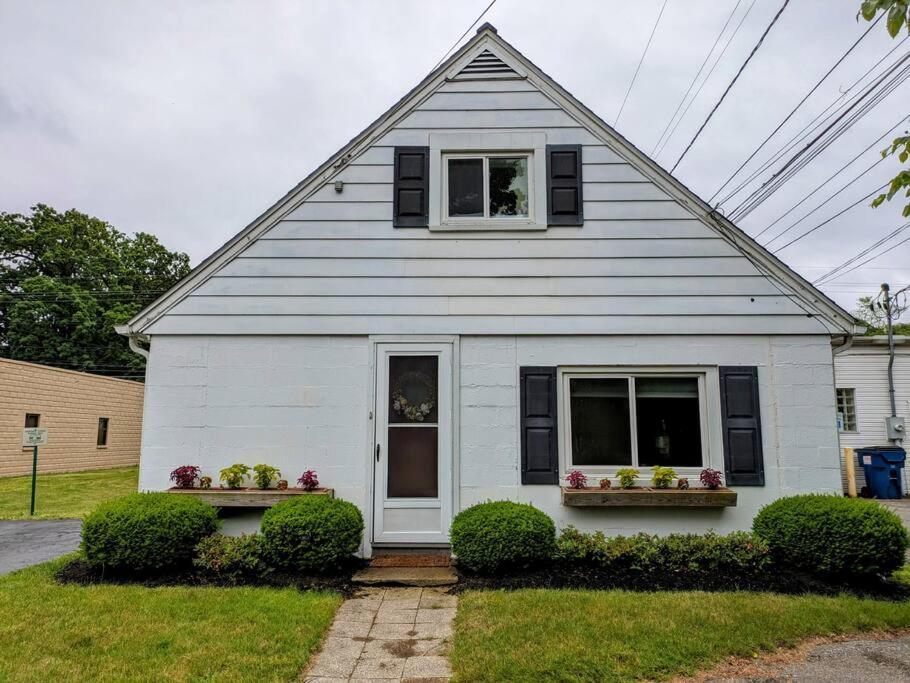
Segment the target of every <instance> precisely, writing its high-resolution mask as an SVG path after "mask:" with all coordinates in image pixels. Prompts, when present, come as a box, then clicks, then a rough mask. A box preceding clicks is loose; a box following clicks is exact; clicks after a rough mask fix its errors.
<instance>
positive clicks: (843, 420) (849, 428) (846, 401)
mask: <svg viewBox="0 0 910 683" xmlns="http://www.w3.org/2000/svg"><path fill="white" fill-rule="evenodd" d="M836 392H837V426H838V429H839V430H840V431H842V432H855V431H856V389H853V388H844V389H837V390H836Z"/></svg>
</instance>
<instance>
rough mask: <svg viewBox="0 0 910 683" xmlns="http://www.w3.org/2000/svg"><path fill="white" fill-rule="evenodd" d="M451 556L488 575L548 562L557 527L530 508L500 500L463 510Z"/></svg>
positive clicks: (454, 525)
mask: <svg viewBox="0 0 910 683" xmlns="http://www.w3.org/2000/svg"><path fill="white" fill-rule="evenodd" d="M451 537H452V553H453V554H454V555H455V557H457V558H458V564H459V566H461V567H464V568H466V569H468V570H470V571H473V572H478V573H481V574H488V573H492V572H496V571H500V570H508V569H516V568H521V567H529V566H532V565H535V564H538V563H541V562H543V561H545V560H549V559H550V558H551V557H552V555H553V551H554V550H555V548H556V526H555V525H554V524H553V520H552V519H550V518H549V517H548V516H547V515H546V514H544V513H543V512H541V511H540V510H538V509H536V508H535V507H533V506H531V505H524V504H521V503H513V502H511V501H505V500H502V501H497V502H488V503H480V504H479V505H474V506H472V507H469V508H467V509H466V510H462V511H461V512H460V513H458V515H456V517H455V519H454V520H453V521H452V533H451Z"/></svg>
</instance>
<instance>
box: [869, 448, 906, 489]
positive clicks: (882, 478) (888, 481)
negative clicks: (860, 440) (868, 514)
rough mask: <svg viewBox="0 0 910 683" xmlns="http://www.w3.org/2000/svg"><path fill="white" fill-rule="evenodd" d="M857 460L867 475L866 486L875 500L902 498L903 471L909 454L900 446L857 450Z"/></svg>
mask: <svg viewBox="0 0 910 683" xmlns="http://www.w3.org/2000/svg"><path fill="white" fill-rule="evenodd" d="M856 459H857V460H858V461H859V464H860V465H862V468H863V472H864V473H865V475H866V486H868V487H869V491H870V492H871V493H872V496H873V498H901V497H902V495H903V491H902V487H901V470H902V469H904V461H905V460H906V459H907V452H906V451H905V450H904V449H903V448H900V447H899V446H869V447H868V448H857V449H856Z"/></svg>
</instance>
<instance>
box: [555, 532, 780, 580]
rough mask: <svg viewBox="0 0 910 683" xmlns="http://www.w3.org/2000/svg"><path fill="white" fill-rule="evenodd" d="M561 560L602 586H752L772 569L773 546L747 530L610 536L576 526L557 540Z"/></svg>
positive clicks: (566, 567) (563, 565) (566, 565)
mask: <svg viewBox="0 0 910 683" xmlns="http://www.w3.org/2000/svg"><path fill="white" fill-rule="evenodd" d="M556 560H557V563H558V564H559V565H561V566H562V567H563V568H564V569H568V570H570V571H571V570H582V571H587V572H589V573H590V575H591V577H592V580H594V581H595V583H597V584H598V585H605V586H617V587H626V588H647V589H661V588H708V589H710V588H717V587H724V588H727V589H735V588H748V587H750V586H754V585H757V584H760V583H761V582H762V581H763V580H764V577H765V575H766V573H767V571H768V569H769V567H770V565H771V557H770V552H769V550H768V546H767V544H765V543H764V542H763V541H761V540H760V539H758V538H756V537H755V536H753V535H752V534H749V533H746V532H734V533H732V534H728V535H726V536H721V535H718V534H715V533H707V534H704V535H697V534H671V535H669V536H650V535H648V534H636V535H634V536H611V537H610V538H607V537H605V536H604V535H603V534H602V533H601V532H599V531H597V532H594V533H592V534H586V533H583V532H581V531H579V530H578V529H576V528H575V527H572V526H568V527H566V528H565V529H563V531H562V533H561V534H560V536H559V539H558V540H557V550H556Z"/></svg>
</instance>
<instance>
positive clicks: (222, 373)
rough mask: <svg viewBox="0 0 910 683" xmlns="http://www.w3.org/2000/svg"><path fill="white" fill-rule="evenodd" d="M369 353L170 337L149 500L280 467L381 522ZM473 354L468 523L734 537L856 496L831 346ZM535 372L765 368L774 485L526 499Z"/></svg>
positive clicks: (604, 345)
mask: <svg viewBox="0 0 910 683" xmlns="http://www.w3.org/2000/svg"><path fill="white" fill-rule="evenodd" d="M369 354H370V343H369V339H368V338H367V337H365V336H362V337H300V336H296V337H292V336H285V337H278V336H276V337H268V336H248V337H228V336H210V337H209V336H154V337H153V340H152V353H151V359H150V362H149V366H148V370H147V380H146V382H147V383H146V386H147V389H146V403H145V420H144V422H143V439H142V460H141V474H140V488H142V489H144V490H159V489H164V488H167V487H168V486H169V482H168V474H169V473H170V471H171V470H173V469H174V468H175V467H177V466H179V465H184V464H198V465H200V466H201V467H202V468H203V470H204V473H206V474H208V475H210V476H212V478H213V479H214V480H215V481H216V482H217V478H218V471H219V470H220V469H221V468H222V467H226V466H228V465H230V464H232V463H234V462H245V463H247V464H250V465H252V464H255V463H257V462H267V463H269V464H273V465H276V466H277V467H279V468H280V469H281V471H282V475H283V476H284V477H285V478H287V479H288V480H290V481H293V480H295V479H296V478H297V477H298V476H299V475H300V473H301V472H302V471H303V470H304V469H307V468H314V469H316V470H317V471H318V472H319V475H320V479H321V480H322V482H323V483H324V485H326V486H331V487H333V488H334V489H335V490H336V495H337V496H338V497H340V498H344V499H345V500H349V501H351V502H353V503H355V504H356V505H358V506H359V507H360V508H361V510H363V511H364V512H365V513H367V508H368V507H369V505H368V503H369V490H370V488H369V476H370V475H368V473H367V455H368V452H369V450H370V449H371V447H372V445H371V437H370V433H369V419H368V413H369V410H370V408H371V406H370V397H369V392H370V386H371V382H370V376H369V374H370V363H369ZM460 357H461V363H460V368H459V370H460V372H459V375H460V377H459V384H460V433H459V438H460V447H459V451H458V453H457V454H456V457H457V458H458V460H457V467H458V472H459V479H460V490H459V491H457V492H456V496H455V507H456V510H457V509H458V508H459V506H461V507H466V506H468V505H471V504H473V503H476V502H479V501H483V500H488V499H490V500H499V499H506V498H509V499H513V500H521V501H526V502H531V503H533V504H534V505H536V506H537V507H540V508H541V509H543V510H545V511H546V512H547V513H548V514H550V515H551V516H552V517H553V518H554V520H555V521H556V522H557V524H558V525H559V526H563V525H565V524H569V523H572V524H575V525H576V526H578V527H580V528H584V529H601V530H603V531H605V532H608V533H634V532H638V531H649V532H654V533H669V532H674V531H676V532H679V531H692V532H703V531H706V530H708V529H716V530H718V531H722V532H725V531H730V530H734V529H748V528H749V527H750V525H751V521H752V518H753V517H754V515H755V513H756V512H757V510H758V508H759V507H760V506H761V505H763V504H765V503H767V502H769V501H771V500H773V499H775V498H778V497H780V496H783V495H791V494H795V493H799V492H805V491H839V490H840V474H839V471H840V470H839V460H838V450H837V448H838V443H837V433H836V426H835V424H834V379H833V370H832V360H831V348H830V344H829V341H828V339H827V337H824V336H712V337H704V336H701V337H693V336H689V337H679V336H651V337H623V336H611V337H597V336H576V337H564V336H561V337H475V336H465V337H462V338H461V339H460ZM522 365H635V366H642V365H687V366H692V365H703V366H717V365H757V366H759V381H760V395H761V404H762V406H761V407H762V416H761V417H762V434H763V440H764V457H765V478H766V485H765V486H764V487H741V488H739V489H738V492H739V505H738V506H737V507H736V508H728V509H724V510H686V511H685V513H681V512H680V511H679V510H672V509H671V510H653V511H647V510H624V509H595V510H580V509H571V508H566V507H564V506H562V505H560V503H559V490H558V488H557V487H555V486H521V484H520V472H519V455H518V454H519V429H518V368H519V366H522ZM712 409H713V406H712V405H711V404H710V403H709V412H710V411H711V410H712ZM713 436H714V437H719V434H715V435H713ZM715 440H716V439H715ZM715 445H716V444H715ZM720 457H721V456H720V453H719V452H718V449H717V448H712V465H714V466H716V467H718V468H719V469H722V462H721V461H720V459H719V458H720ZM365 516H368V515H365Z"/></svg>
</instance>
